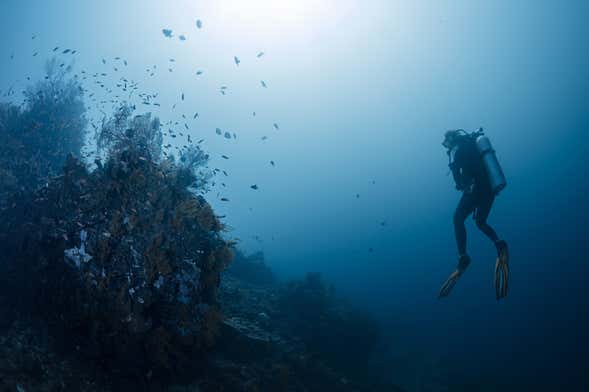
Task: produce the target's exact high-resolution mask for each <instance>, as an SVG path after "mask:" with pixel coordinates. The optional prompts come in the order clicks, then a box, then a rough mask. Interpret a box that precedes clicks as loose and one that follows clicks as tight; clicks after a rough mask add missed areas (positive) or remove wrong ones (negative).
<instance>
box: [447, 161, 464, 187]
mask: <svg viewBox="0 0 589 392" xmlns="http://www.w3.org/2000/svg"><path fill="white" fill-rule="evenodd" d="M450 170H451V171H452V177H454V182H455V183H456V189H458V190H459V191H461V190H463V189H464V177H463V175H462V170H460V166H458V164H457V163H456V162H452V163H450Z"/></svg>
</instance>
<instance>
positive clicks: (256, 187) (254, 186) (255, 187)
mask: <svg viewBox="0 0 589 392" xmlns="http://www.w3.org/2000/svg"><path fill="white" fill-rule="evenodd" d="M250 188H252V189H253V190H258V186H257V185H256V184H254V185H252V186H250Z"/></svg>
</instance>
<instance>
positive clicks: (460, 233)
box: [438, 192, 475, 298]
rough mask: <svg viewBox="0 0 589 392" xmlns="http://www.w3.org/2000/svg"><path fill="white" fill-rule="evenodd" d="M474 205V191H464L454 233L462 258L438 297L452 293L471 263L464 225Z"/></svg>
mask: <svg viewBox="0 0 589 392" xmlns="http://www.w3.org/2000/svg"><path fill="white" fill-rule="evenodd" d="M474 206H475V204H474V198H473V195H472V193H468V192H464V193H463V194H462V198H461V199H460V202H458V206H457V207H456V211H455V212H454V233H455V235H456V244H457V245H458V253H459V254H460V258H459V259H458V266H457V267H456V270H455V271H454V272H452V274H450V277H449V278H448V279H446V281H445V282H444V284H443V285H442V287H441V288H440V291H439V293H438V298H443V297H446V296H448V294H450V291H452V289H453V288H454V286H455V285H456V282H458V278H460V276H461V275H462V273H463V272H464V271H465V270H466V267H468V265H469V264H470V257H468V255H467V254H466V227H465V226H464V221H465V220H466V218H467V217H468V216H469V215H470V214H471V213H472V211H473V210H474Z"/></svg>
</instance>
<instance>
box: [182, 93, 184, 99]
mask: <svg viewBox="0 0 589 392" xmlns="http://www.w3.org/2000/svg"><path fill="white" fill-rule="evenodd" d="M182 100H183V101H184V93H182Z"/></svg>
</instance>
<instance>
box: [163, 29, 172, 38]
mask: <svg viewBox="0 0 589 392" xmlns="http://www.w3.org/2000/svg"><path fill="white" fill-rule="evenodd" d="M162 34H163V35H164V36H165V37H166V38H172V30H170V29H162Z"/></svg>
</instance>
